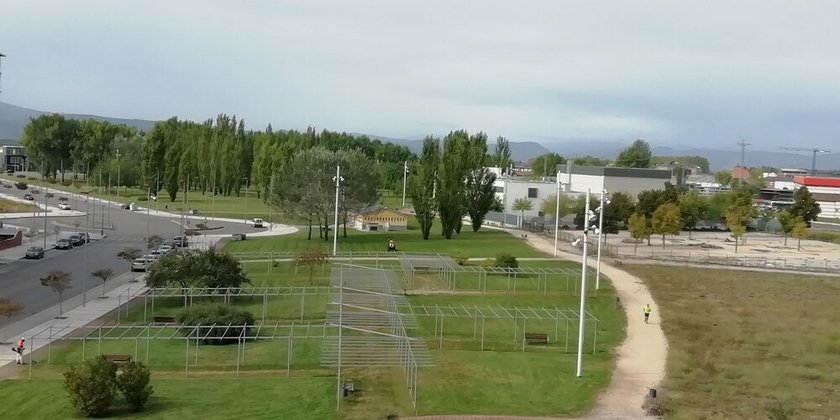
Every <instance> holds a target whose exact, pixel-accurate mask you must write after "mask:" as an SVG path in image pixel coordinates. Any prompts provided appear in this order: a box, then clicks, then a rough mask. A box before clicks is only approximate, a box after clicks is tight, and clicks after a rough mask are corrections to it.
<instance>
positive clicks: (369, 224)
mask: <svg viewBox="0 0 840 420" xmlns="http://www.w3.org/2000/svg"><path fill="white" fill-rule="evenodd" d="M353 227H354V228H356V229H358V230H361V231H364V232H373V231H382V230H385V231H388V230H406V229H407V228H408V218H407V217H406V216H405V215H404V214H402V213H400V212H398V211H396V210H391V209H389V208H387V207H381V206H374V207H370V208H366V209H362V210H359V212H358V213H356V215H355V217H354V218H353Z"/></svg>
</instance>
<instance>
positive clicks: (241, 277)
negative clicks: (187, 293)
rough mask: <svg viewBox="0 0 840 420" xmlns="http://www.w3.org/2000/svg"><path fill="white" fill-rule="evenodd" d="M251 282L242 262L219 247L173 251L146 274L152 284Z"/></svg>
mask: <svg viewBox="0 0 840 420" xmlns="http://www.w3.org/2000/svg"><path fill="white" fill-rule="evenodd" d="M248 282H249V280H248V277H247V276H246V275H245V273H244V272H243V271H242V267H241V266H240V265H239V261H237V260H236V259H235V258H234V257H233V256H231V255H230V254H228V253H227V252H224V251H218V250H216V248H208V249H207V250H206V251H195V250H185V249H181V250H178V251H177V252H172V253H170V254H169V255H167V256H165V257H163V258H161V260H160V261H158V262H157V263H156V264H154V265H152V266H151V267H149V270H148V271H147V275H146V285H147V286H148V287H171V286H180V287H190V286H193V287H240V286H242V284H243V283H248Z"/></svg>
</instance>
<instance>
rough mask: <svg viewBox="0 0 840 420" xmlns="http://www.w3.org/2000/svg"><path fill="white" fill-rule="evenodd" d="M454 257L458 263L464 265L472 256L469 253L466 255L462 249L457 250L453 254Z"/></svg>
mask: <svg viewBox="0 0 840 420" xmlns="http://www.w3.org/2000/svg"><path fill="white" fill-rule="evenodd" d="M452 259H453V260H455V263H456V264H458V265H464V264H466V263H467V261H469V260H470V257H469V256H467V255H464V253H462V252H461V251H455V253H454V254H452Z"/></svg>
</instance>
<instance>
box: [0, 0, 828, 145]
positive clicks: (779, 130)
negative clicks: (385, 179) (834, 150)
mask: <svg viewBox="0 0 840 420" xmlns="http://www.w3.org/2000/svg"><path fill="white" fill-rule="evenodd" d="M452 3H453V2H443V1H426V2H412V3H408V2H381V1H377V2H374V1H354V2H325V1H299V2H282V3H281V2H273V1H254V2H242V3H241V4H240V3H236V4H235V6H234V3H230V2H221V1H212V2H207V1H178V2H168V1H163V0H154V1H123V2H110V1H83V2H64V1H59V0H53V1H23V0H19V1H11V2H7V4H5V5H4V6H3V11H2V13H3V15H4V18H3V19H2V25H0V51H2V52H4V53H5V54H7V55H8V56H9V57H8V59H6V60H5V61H4V67H3V70H4V74H3V77H4V81H3V86H4V92H3V97H2V100H4V101H6V102H10V103H15V104H19V105H23V106H29V107H33V108H39V109H47V110H56V111H65V112H86V113H98V114H107V115H114V116H126V117H141V118H166V117H168V116H171V115H178V116H181V117H184V118H191V119H197V120H203V119H205V118H207V117H209V116H212V115H215V114H217V113H219V112H227V113H236V114H239V115H242V116H244V117H245V118H246V122H248V124H249V126H251V127H253V128H262V127H263V126H265V125H266V124H267V123H269V122H271V123H272V124H273V125H274V126H275V127H278V128H279V127H284V128H298V129H301V128H305V127H306V126H309V125H313V126H316V127H319V128H329V129H335V130H346V131H353V132H366V133H373V134H380V135H387V136H398V137H416V136H422V135H424V134H428V133H435V134H443V133H445V132H446V131H448V130H451V129H456V128H462V127H463V128H467V129H469V130H484V131H487V132H488V133H489V134H490V135H491V136H495V135H497V134H501V135H506V136H508V137H509V138H513V139H517V140H528V139H542V140H543V141H550V140H551V139H569V138H575V139H581V140H586V139H598V140H616V141H628V140H630V139H633V138H635V137H644V138H647V139H649V140H650V141H651V142H652V143H654V144H663V145H680V144H683V145H698V144H703V145H707V146H712V145H721V146H722V147H727V148H730V147H732V146H731V144H732V143H733V142H735V141H737V140H738V139H740V138H748V139H750V141H751V142H752V143H753V144H755V145H756V147H758V145H761V147H764V148H767V149H774V148H777V147H778V146H780V145H783V144H787V143H791V142H795V143H796V144H800V145H808V146H815V147H829V148H830V147H831V146H832V145H833V144H834V143H835V140H834V138H835V137H836V135H837V132H838V130H837V129H838V128H839V127H838V123H837V122H836V121H837V120H836V118H834V117H833V116H835V115H838V111H840V95H838V93H840V77H838V76H840V74H838V73H840V70H838V69H840V33H838V32H840V29H838V25H837V24H836V22H838V21H840V3H836V2H830V1H812V2H807V3H805V4H795V3H791V2H786V1H743V2H737V3H732V2H714V1H713V2H708V1H695V2H688V1H681V2H673V1H636V2H607V1H595V2H585V3H572V2H554V1H551V2H549V1H544V2H528V3H526V4H525V5H523V6H520V7H512V4H511V3H510V2H500V1H482V2H457V4H452Z"/></svg>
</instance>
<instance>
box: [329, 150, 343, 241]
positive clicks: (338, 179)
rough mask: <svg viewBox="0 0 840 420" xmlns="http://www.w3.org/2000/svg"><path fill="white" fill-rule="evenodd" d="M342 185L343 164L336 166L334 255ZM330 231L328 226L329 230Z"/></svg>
mask: <svg viewBox="0 0 840 420" xmlns="http://www.w3.org/2000/svg"><path fill="white" fill-rule="evenodd" d="M340 186H341V166H336V167H335V222H334V223H333V226H334V229H335V230H333V256H335V255H336V252H337V251H338V189H339V187H340ZM329 231H330V228H329V226H327V232H329Z"/></svg>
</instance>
